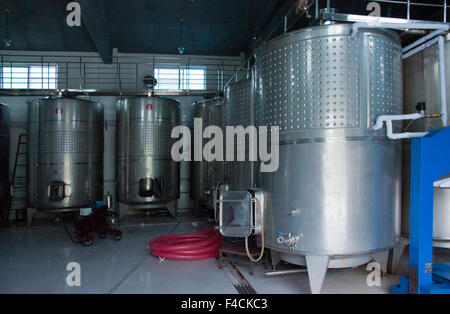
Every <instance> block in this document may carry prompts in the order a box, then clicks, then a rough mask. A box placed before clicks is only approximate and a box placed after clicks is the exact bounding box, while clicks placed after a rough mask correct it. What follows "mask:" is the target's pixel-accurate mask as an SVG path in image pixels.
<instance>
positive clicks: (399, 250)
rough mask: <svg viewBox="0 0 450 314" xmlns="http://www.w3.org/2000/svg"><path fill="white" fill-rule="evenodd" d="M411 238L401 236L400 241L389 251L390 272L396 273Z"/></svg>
mask: <svg viewBox="0 0 450 314" xmlns="http://www.w3.org/2000/svg"><path fill="white" fill-rule="evenodd" d="M408 244H409V239H407V238H404V237H401V239H400V242H399V243H398V244H397V245H396V246H394V247H393V248H392V249H391V250H390V251H389V263H388V270H387V271H388V273H389V274H396V273H397V272H398V266H399V265H400V260H401V259H402V256H403V252H404V251H405V247H406V246H407V245H408Z"/></svg>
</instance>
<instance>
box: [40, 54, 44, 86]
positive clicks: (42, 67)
mask: <svg viewBox="0 0 450 314" xmlns="http://www.w3.org/2000/svg"><path fill="white" fill-rule="evenodd" d="M41 89H44V57H41Z"/></svg>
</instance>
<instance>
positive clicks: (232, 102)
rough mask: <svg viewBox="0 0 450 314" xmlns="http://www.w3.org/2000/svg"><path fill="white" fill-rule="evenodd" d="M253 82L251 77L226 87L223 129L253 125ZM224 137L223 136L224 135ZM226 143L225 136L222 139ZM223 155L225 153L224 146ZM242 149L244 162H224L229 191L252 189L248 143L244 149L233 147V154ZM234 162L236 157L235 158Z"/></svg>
mask: <svg viewBox="0 0 450 314" xmlns="http://www.w3.org/2000/svg"><path fill="white" fill-rule="evenodd" d="M254 121H255V120H254V81H253V77H251V78H248V79H244V80H242V81H239V82H236V83H232V84H230V85H228V86H227V88H226V90H225V97H224V107H223V129H224V133H225V131H226V127H227V126H231V127H236V126H242V127H244V128H247V127H248V126H250V125H254ZM224 136H225V135H224ZM224 143H226V136H225V138H224ZM224 145H225V152H224V156H225V153H226V151H227V149H228V148H227V147H226V144H224ZM240 149H244V150H245V153H246V159H245V160H246V161H231V162H230V161H225V162H224V181H225V182H226V183H227V184H228V185H229V188H230V190H233V191H239V190H243V189H244V190H245V189H248V188H252V187H253V186H254V181H255V180H254V163H253V162H251V161H248V160H249V158H248V149H249V146H248V141H246V145H245V147H243V146H242V145H239V146H238V145H235V152H236V153H237V152H238V150H240ZM235 160H236V156H235Z"/></svg>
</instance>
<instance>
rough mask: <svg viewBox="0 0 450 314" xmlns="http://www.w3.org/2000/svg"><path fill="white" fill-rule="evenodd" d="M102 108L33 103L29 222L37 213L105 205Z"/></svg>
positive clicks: (73, 102) (71, 102)
mask: <svg viewBox="0 0 450 314" xmlns="http://www.w3.org/2000/svg"><path fill="white" fill-rule="evenodd" d="M103 130H104V118H103V105H101V104H98V103H94V102H91V101H86V100H80V99H70V98H54V99H53V98H51V99H50V98H49V99H40V100H35V101H32V102H29V104H28V123H27V134H28V137H27V177H28V190H27V199H28V208H29V210H28V221H29V223H31V215H32V209H36V210H38V211H39V210H46V211H47V210H48V211H72V210H76V209H79V208H82V207H88V206H89V205H90V203H91V202H94V201H99V200H102V199H103V188H102V186H103Z"/></svg>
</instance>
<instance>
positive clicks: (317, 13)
mask: <svg viewBox="0 0 450 314" xmlns="http://www.w3.org/2000/svg"><path fill="white" fill-rule="evenodd" d="M318 18H319V0H316V19H318Z"/></svg>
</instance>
